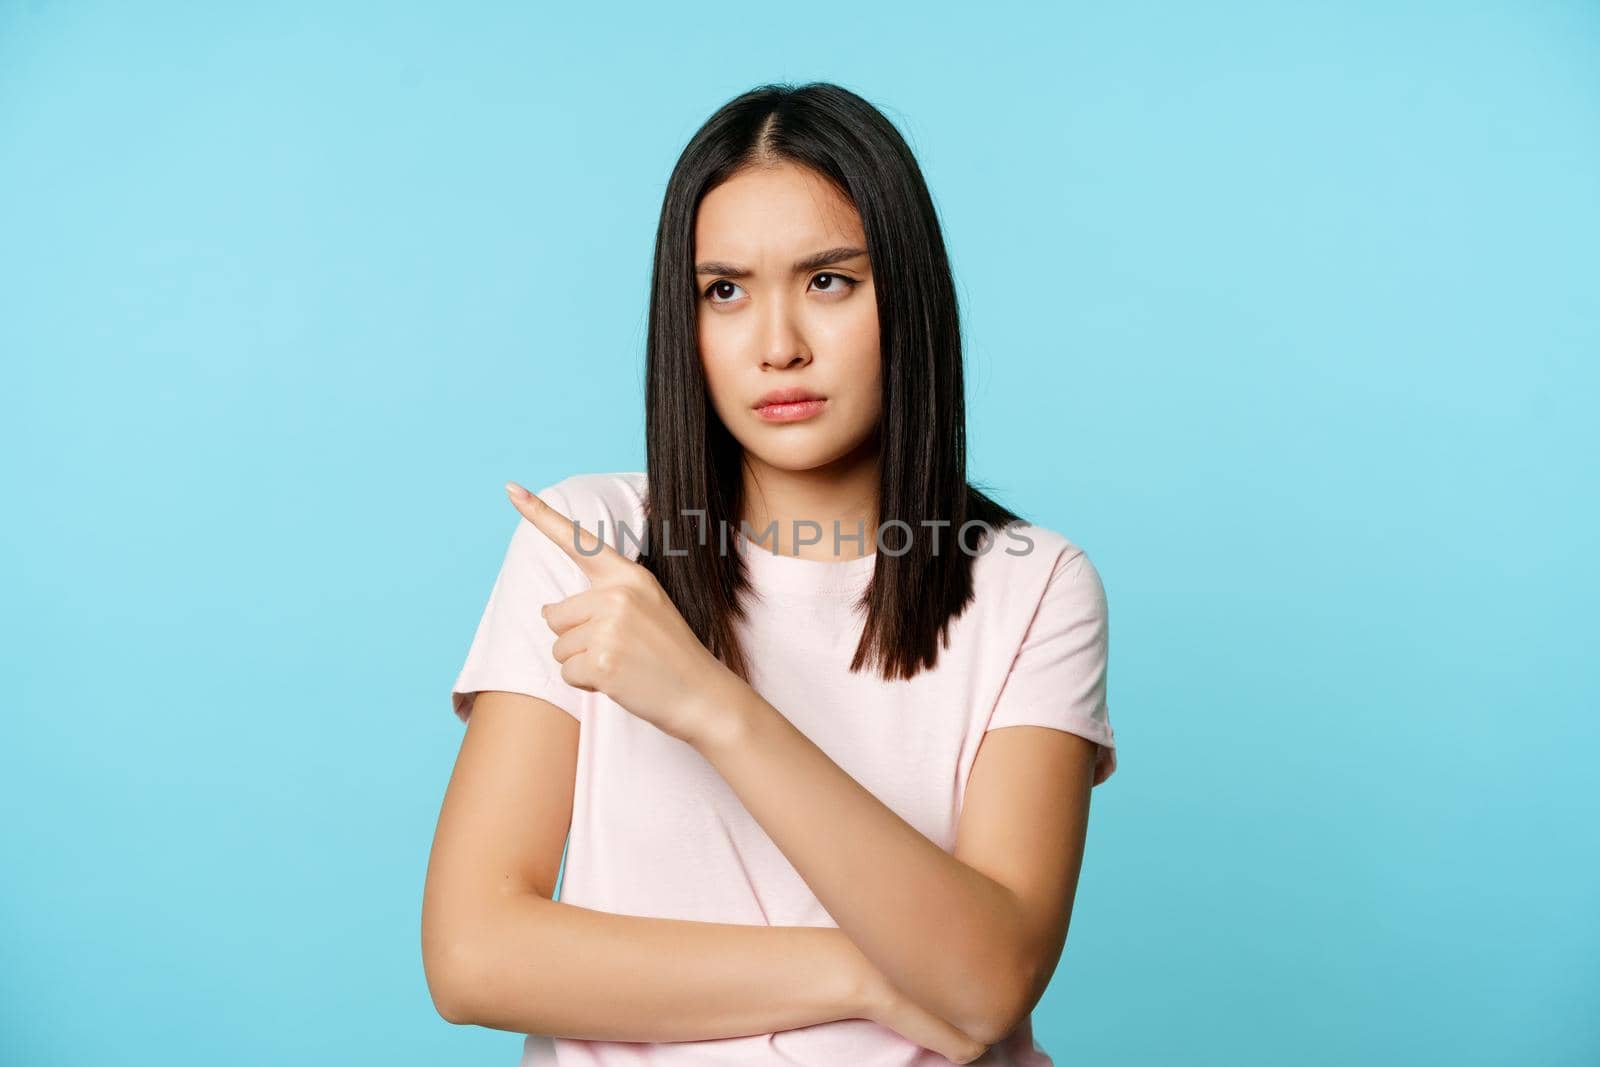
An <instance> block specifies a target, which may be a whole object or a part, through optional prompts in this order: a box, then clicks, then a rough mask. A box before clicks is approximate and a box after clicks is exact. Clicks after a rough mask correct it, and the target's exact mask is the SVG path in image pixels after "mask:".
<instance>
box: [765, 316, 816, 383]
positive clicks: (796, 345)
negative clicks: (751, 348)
mask: <svg viewBox="0 0 1600 1067" xmlns="http://www.w3.org/2000/svg"><path fill="white" fill-rule="evenodd" d="M762 329H763V330H764V333H763V335H762V357H761V367H762V369H763V370H766V369H769V368H770V369H772V370H787V369H789V368H791V367H803V366H805V365H806V364H807V363H810V362H811V354H810V352H809V351H808V350H807V349H806V345H805V341H804V340H803V339H802V338H801V335H800V331H799V330H798V329H796V328H795V324H794V322H793V321H792V319H791V318H790V316H789V308H788V307H787V306H786V303H785V302H784V301H782V300H773V301H771V302H769V304H768V305H767V314H766V321H765V322H763V323H762Z"/></svg>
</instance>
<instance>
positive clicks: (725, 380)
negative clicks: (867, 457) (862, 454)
mask: <svg viewBox="0 0 1600 1067" xmlns="http://www.w3.org/2000/svg"><path fill="white" fill-rule="evenodd" d="M694 245H695V247H694V262H695V271H696V273H695V279H696V285H697V288H698V290H699V296H698V297H697V301H698V305H697V306H698V315H697V320H698V333H699V341H700V361H701V365H702V366H703V367H704V369H705V375H706V385H707V388H708V389H709V391H710V393H711V403H712V406H713V407H714V408H715V410H716V412H717V415H718V416H719V417H720V418H721V419H722V422H723V424H724V425H725V426H727V428H728V432H729V433H731V434H732V435H733V436H734V439H735V440H737V441H738V442H739V443H740V444H741V445H743V446H744V449H745V456H746V459H747V461H750V460H753V461H756V462H758V463H765V464H768V465H770V466H773V467H777V468H780V469H782V470H788V471H805V470H812V469H815V468H818V467H822V466H825V465H827V464H830V463H833V462H834V461H836V460H839V459H841V458H843V457H846V456H850V455H852V454H853V453H855V452H856V451H857V450H858V449H860V448H861V447H862V446H863V445H865V444H867V443H868V442H869V441H872V440H874V438H875V433H874V431H875V430H876V428H877V424H878V420H879V418H880V416H881V414H882V384H881V382H882V361H881V358H880V355H879V351H878V300H877V294H876V293H875V292H874V290H873V284H872V264H871V262H870V261H869V260H868V259H867V253H866V247H867V241H866V234H865V233H864V231H863V230H862V228H861V217H860V215H859V214H858V213H857V212H856V210H855V207H854V206H853V205H852V204H851V203H850V201H849V200H848V199H847V198H846V197H844V196H843V195H841V194H840V193H839V192H838V191H837V190H836V189H835V188H834V187H833V186H832V185H831V184H829V183H828V182H827V181H826V180H825V179H823V178H821V177H819V176H818V175H817V174H816V173H815V172H813V171H810V170H807V169H805V168H803V167H800V166H797V165H795V164H792V163H783V164H780V165H777V166H774V167H760V168H753V169H748V170H744V171H741V172H739V173H738V174H735V175H734V176H733V177H732V178H729V179H728V180H727V181H725V182H723V184H721V185H719V186H717V187H716V188H715V189H713V190H711V192H709V193H707V194H706V195H705V197H704V198H703V199H702V200H701V202H700V211H699V215H698V216H697V218H696V220H695V233H694ZM778 389H798V390H803V391H805V392H806V393H809V394H811V395H813V396H815V397H818V398H820V403H812V404H809V405H801V406H795V405H790V406H787V407H782V408H768V409H766V410H765V413H763V410H762V408H761V401H762V399H763V398H764V397H766V396H767V395H768V394H769V393H771V392H773V391H774V390H778Z"/></svg>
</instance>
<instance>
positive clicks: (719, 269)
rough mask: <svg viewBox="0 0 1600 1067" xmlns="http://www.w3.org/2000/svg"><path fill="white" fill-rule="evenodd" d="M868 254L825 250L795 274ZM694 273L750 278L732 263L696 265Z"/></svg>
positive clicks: (808, 259) (848, 249)
mask: <svg viewBox="0 0 1600 1067" xmlns="http://www.w3.org/2000/svg"><path fill="white" fill-rule="evenodd" d="M866 254H867V250H866V249H865V248H851V247H848V246H844V247H840V248H825V249H823V250H822V251H821V252H813V253H812V254H811V255H809V256H807V257H806V258H804V259H802V260H799V261H798V262H796V263H795V265H794V272H795V273H796V274H804V273H806V272H807V271H812V270H816V269H817V268H818V267H831V266H833V265H834V264H835V263H843V262H844V261H845V260H847V259H855V258H856V257H857V256H864V255H866ZM694 272H695V274H697V275H699V274H720V275H722V276H723V277H724V278H748V277H750V270H749V269H748V268H746V267H736V266H734V265H733V264H732V263H696V264H695V267H694Z"/></svg>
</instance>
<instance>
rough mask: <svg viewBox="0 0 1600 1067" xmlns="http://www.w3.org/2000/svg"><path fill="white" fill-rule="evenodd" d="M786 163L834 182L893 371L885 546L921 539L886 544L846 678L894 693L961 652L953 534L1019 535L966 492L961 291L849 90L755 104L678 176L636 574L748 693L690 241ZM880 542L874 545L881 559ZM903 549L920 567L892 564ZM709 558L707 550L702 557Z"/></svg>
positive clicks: (655, 329) (666, 219)
mask: <svg viewBox="0 0 1600 1067" xmlns="http://www.w3.org/2000/svg"><path fill="white" fill-rule="evenodd" d="M783 162H789V163H794V164H798V165H800V166H803V167H806V168H808V169H810V170H811V171H813V172H815V173H816V174H817V175H819V176H821V177H823V178H825V179H826V180H828V181H830V182H832V184H833V185H834V186H835V187H836V188H837V189H838V190H839V191H840V192H841V193H843V194H844V196H845V197H847V198H848V199H849V200H850V202H851V203H852V204H854V205H855V208H856V211H857V212H858V213H859V214H860V216H861V223H862V228H863V229H864V230H865V232H866V239H867V254H868V258H869V259H870V260H871V262H872V273H873V288H874V290H875V291H876V294H877V301H878V323H879V340H880V351H881V355H882V359H883V375H882V378H883V418H882V423H881V424H880V426H879V427H878V442H879V447H880V449H881V452H882V455H881V464H880V465H881V469H882V479H881V482H880V486H879V515H878V521H879V528H880V529H882V528H883V527H884V526H885V524H889V523H892V522H894V521H895V520H899V521H900V522H902V523H905V524H906V525H907V527H909V530H910V531H911V532H910V533H909V534H907V533H906V532H905V528H899V530H900V532H899V533H895V532H894V531H895V529H896V527H890V528H889V529H888V530H886V531H885V533H884V535H883V546H882V547H881V548H880V550H879V551H878V555H877V559H876V561H875V564H874V570H873V574H872V580H871V582H870V583H869V584H868V586H867V588H866V590H865V591H864V592H863V594H862V597H861V599H860V601H859V602H858V604H857V607H858V608H859V609H864V610H865V611H866V621H865V624H864V626H863V629H862V635H861V641H860V643H859V645H858V646H857V648H856V653H855V657H854V659H853V660H852V661H851V663H850V669H851V670H852V671H855V670H860V669H861V668H862V667H863V666H865V665H868V664H872V665H875V666H877V668H878V669H879V671H880V673H881V674H882V675H883V677H884V678H886V679H889V680H894V679H909V678H911V677H913V676H915V675H916V674H917V672H918V671H920V670H921V669H922V668H923V667H932V666H934V664H935V663H936V662H937V660H938V654H939V647H940V646H941V645H946V646H947V645H948V644H949V629H948V628H949V625H950V623H951V622H952V621H953V620H954V619H955V618H957V617H958V616H959V615H960V614H961V612H962V611H964V610H965V608H966V606H967V604H968V603H969V602H970V601H971V599H972V595H973V587H972V562H973V557H972V556H971V555H969V553H968V551H963V550H962V547H961V545H959V544H957V541H956V538H957V534H958V533H960V532H961V531H962V530H963V529H964V524H968V523H973V522H981V523H983V524H984V525H985V526H986V527H988V529H986V530H984V531H983V532H982V536H981V537H978V538H972V537H970V536H967V537H965V538H964V540H965V542H966V544H967V547H968V549H969V550H970V551H978V550H980V549H982V550H986V551H995V550H997V549H996V548H995V547H994V545H993V544H992V543H991V542H992V540H993V538H994V537H995V535H996V533H997V532H998V531H999V530H1000V529H1001V528H1003V527H1004V526H1006V525H1008V524H1009V523H1012V522H1016V521H1020V520H1019V517H1018V516H1017V515H1016V514H1015V513H1013V512H1011V511H1009V510H1007V509H1006V508H1004V507H1002V506H1001V505H1000V504H998V503H996V502H995V501H994V500H992V499H990V498H989V497H988V496H987V495H985V494H984V493H982V492H980V491H979V490H977V489H976V488H974V487H973V486H971V485H970V484H968V482H967V477H966V469H967V442H966V402H965V394H964V387H963V382H962V357H961V329H960V321H959V316H958V312H957V308H956V295H955V285H954V281H953V279H952V278H951V275H950V264H949V261H948V259H947V257H946V255H945V247H944V238H943V235H942V234H941V232H940V228H939V219H938V215H937V213H936V212H935V210H934V206H933V200H932V198H931V197H930V196H929V195H928V187H927V184H926V182H925V181H924V180H923V177H922V170H921V168H920V167H919V166H918V165H917V161H916V158H915V157H914V156H913V155H912V153H911V149H910V148H909V146H907V144H906V143H905V140H904V139H903V138H902V137H901V136H900V132H899V131H898V130H897V129H896V128H895V127H894V125H893V124H892V123H890V122H889V120H888V119H887V118H886V117H885V116H884V115H883V114H882V113H880V112H879V111H878V110H877V108H875V107H873V106H872V105H871V104H870V103H868V102H867V101H866V100H864V99H862V98H861V97H860V96H858V95H856V94H855V93H853V92H851V91H849V90H848V89H844V88H842V87H840V86H838V85H834V84H831V83H828V82H812V83H810V84H807V85H802V86H799V87H793V86H788V85H779V84H775V85H763V86H759V87H757V88H755V89H752V90H751V91H749V92H747V93H744V94H742V95H740V96H738V97H735V98H734V99H732V100H730V101H729V102H728V103H726V104H724V105H723V106H722V107H721V108H720V109H718V111H717V112H716V113H715V114H714V115H712V116H711V118H710V119H708V120H707V121H706V123H705V125H703V126H701V127H700V129H699V130H698V131H697V132H696V133H695V135H694V136H693V137H692V138H691V139H690V141H689V143H688V145H687V146H686V147H685V148H684V150H683V154H682V156H681V157H680V158H679V160H678V163H677V166H676V167H674V168H673V171H672V176H671V178H670V179H669V180H668V182H667V189H666V193H665V196H664V199H663V203H662V206H661V219H660V223H659V225H658V227H657V229H656V247H655V264H654V272H653V278H652V282H651V291H650V324H649V336H648V340H647V342H646V345H647V366H646V371H645V378H646V380H645V394H646V408H645V438H646V449H647V459H646V463H647V472H646V473H647V477H648V486H647V493H648V497H647V501H646V520H647V521H646V535H647V536H646V538H645V540H644V543H643V544H642V545H641V548H640V555H639V562H640V563H641V564H643V565H644V566H645V567H647V568H648V569H649V570H650V571H651V573H653V574H654V575H655V577H656V579H657V581H659V582H660V583H661V586H662V588H663V589H664V590H665V591H666V593H667V595H668V596H670V597H671V598H672V600H673V602H674V603H675V604H676V605H677V607H678V609H679V611H680V613H681V614H682V615H683V617H684V621H685V622H687V623H688V624H689V626H690V627H691V628H692V629H693V630H694V632H695V634H696V635H697V636H699V638H700V640H701V641H702V642H703V643H704V644H705V645H706V647H707V648H708V649H710V650H711V652H712V653H713V654H714V655H716V656H717V658H718V659H720V660H722V662H723V663H725V664H726V665H727V666H728V667H729V668H730V669H731V670H732V671H733V672H734V673H736V674H737V675H739V676H740V677H741V678H744V679H745V680H747V681H748V680H749V671H748V665H747V663H746V661H745V657H744V653H743V651H742V649H741V648H740V647H739V642H738V640H737V637H736V634H735V631H734V626H733V624H734V620H735V619H736V618H742V617H743V608H742V606H741V605H740V603H739V594H740V593H741V591H743V590H745V589H746V588H747V587H748V583H747V577H746V572H745V566H744V561H743V559H742V558H741V557H740V555H739V553H738V552H737V551H731V550H730V551H728V552H723V551H720V549H719V546H720V544H721V539H720V538H719V531H723V530H739V529H740V528H741V527H740V518H741V515H742V510H741V509H742V504H743V501H742V495H743V488H744V479H743V477H742V474H741V469H740V468H741V459H742V452H743V449H742V446H740V444H739V443H738V441H737V440H736V439H735V438H734V437H733V436H732V434H730V433H729V432H728V430H727V427H725V426H724V425H723V424H722V421H721V419H720V418H718V416H717V415H716V412H715V411H714V409H713V408H712V406H711V401H710V397H709V395H708V393H707V390H706V383H705V377H704V370H703V368H702V365H701V359H700V351H699V340H698V331H697V326H696V323H697V316H698V315H699V313H700V309H699V291H698V288H697V283H696V278H695V273H694V224H695V216H696V213H697V212H698V210H699V207H700V202H701V200H702V198H704V196H705V195H706V194H707V193H708V192H710V191H711V190H712V189H714V188H715V187H716V186H718V185H720V184H721V183H722V182H724V181H726V180H727V179H728V178H730V177H732V176H733V175H734V174H735V173H736V172H738V171H741V170H743V169H745V168H748V167H761V166H773V165H777V164H780V163H783ZM701 516H703V520H702V518H701ZM702 521H703V523H704V525H702ZM746 528H748V527H746ZM934 530H937V534H938V541H939V550H938V551H937V552H935V551H934V549H933V537H932V536H931V532H932V531H934ZM876 533H877V531H874V530H868V531H867V535H866V536H867V538H868V539H869V540H871V541H873V542H874V543H875V541H876ZM969 534H970V531H969ZM658 536H659V537H661V538H664V541H658V539H657V538H658ZM841 536H842V535H841ZM732 540H733V539H732V536H731V534H730V536H729V542H730V544H731V543H732ZM906 542H909V545H910V547H909V550H907V551H905V552H904V553H903V554H901V555H892V554H891V553H892V552H898V551H899V550H900V549H901V548H902V547H903V546H904V545H905V543H906ZM700 544H708V545H709V546H711V549H710V550H709V551H695V550H693V547H694V546H697V545H700ZM872 547H873V546H872V544H869V545H867V546H864V548H863V551H871V550H872ZM686 548H688V549H690V551H688V552H686V553H685V549H686ZM667 549H670V550H671V551H670V552H668V551H667ZM885 549H886V550H885ZM750 550H751V551H766V550H767V549H762V548H760V547H759V546H757V545H751V549H750Z"/></svg>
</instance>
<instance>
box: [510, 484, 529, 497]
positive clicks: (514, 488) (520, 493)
mask: <svg viewBox="0 0 1600 1067" xmlns="http://www.w3.org/2000/svg"><path fill="white" fill-rule="evenodd" d="M506 492H508V493H510V494H511V495H512V496H514V497H516V498H517V499H518V500H521V499H522V498H523V497H525V496H527V495H528V491H527V490H526V489H524V488H522V486H520V485H518V484H517V483H516V482H507V483H506Z"/></svg>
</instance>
